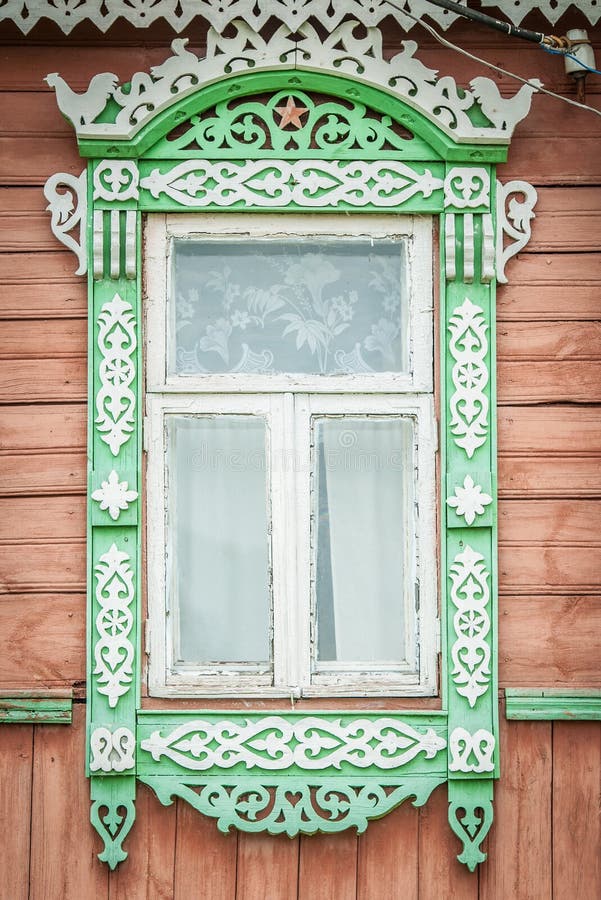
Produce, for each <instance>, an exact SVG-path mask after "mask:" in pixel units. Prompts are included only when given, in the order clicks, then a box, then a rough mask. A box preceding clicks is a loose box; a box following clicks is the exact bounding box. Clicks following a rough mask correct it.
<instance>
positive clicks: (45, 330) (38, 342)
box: [0, 319, 88, 377]
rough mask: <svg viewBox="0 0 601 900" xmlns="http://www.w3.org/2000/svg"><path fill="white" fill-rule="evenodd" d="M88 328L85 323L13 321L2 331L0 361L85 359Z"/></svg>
mask: <svg viewBox="0 0 601 900" xmlns="http://www.w3.org/2000/svg"><path fill="white" fill-rule="evenodd" d="M87 328H88V326H87V322H86V320H85V319H67V320H64V319H60V320H58V321H55V320H52V319H40V320H37V319H27V320H25V321H17V320H14V319H11V320H9V321H7V322H4V324H3V326H2V329H1V330H0V359H45V358H46V357H47V356H48V355H49V351H51V355H52V358H53V359H55V360H56V359H62V358H69V357H85V355H86V351H87V340H88V335H87ZM40 377H43V373H42V372H40Z"/></svg>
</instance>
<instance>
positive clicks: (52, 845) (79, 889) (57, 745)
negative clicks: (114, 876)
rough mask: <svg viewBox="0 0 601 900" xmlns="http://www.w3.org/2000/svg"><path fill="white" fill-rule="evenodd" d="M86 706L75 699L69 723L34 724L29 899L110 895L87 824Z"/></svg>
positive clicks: (97, 899) (97, 844)
mask: <svg viewBox="0 0 601 900" xmlns="http://www.w3.org/2000/svg"><path fill="white" fill-rule="evenodd" d="M84 738H85V709H84V706H83V704H74V709H73V725H72V726H70V727H68V728H65V727H64V726H61V725H40V726H36V730H35V740H34V764H33V792H32V816H31V893H30V898H31V900H50V898H57V900H58V898H65V900H71V898H73V900H76V898H83V897H94V900H105V898H106V900H108V868H107V867H106V866H103V865H101V864H100V863H99V861H98V859H97V856H96V854H97V853H100V851H101V850H102V846H101V841H100V838H99V837H98V835H97V834H96V832H95V831H94V829H93V828H92V827H91V826H90V825H89V815H90V793H89V783H88V780H87V779H86V777H85V775H84V748H85V740H84Z"/></svg>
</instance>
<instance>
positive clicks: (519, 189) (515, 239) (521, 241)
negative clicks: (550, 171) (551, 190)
mask: <svg viewBox="0 0 601 900" xmlns="http://www.w3.org/2000/svg"><path fill="white" fill-rule="evenodd" d="M516 195H517V196H516ZM520 195H521V196H522V197H523V199H522V200H519V199H518V197H519V196H520ZM537 200H538V194H537V193H536V189H535V188H534V187H533V186H532V185H531V184H528V182H527V181H508V182H507V183H506V184H502V182H500V181H497V280H498V281H500V282H501V283H502V284H507V275H506V274H505V266H506V265H507V263H508V262H509V260H510V259H511V257H512V256H515V255H516V253H519V252H520V250H523V249H524V247H525V246H526V244H527V243H528V241H529V240H530V237H531V234H532V219H534V218H535V213H534V207H535V206H536V201H537ZM505 237H508V238H509V243H507V244H505V240H504V238H505Z"/></svg>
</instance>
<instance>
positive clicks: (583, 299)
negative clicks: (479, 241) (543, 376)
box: [497, 217, 601, 324]
mask: <svg viewBox="0 0 601 900" xmlns="http://www.w3.org/2000/svg"><path fill="white" fill-rule="evenodd" d="M541 220H542V217H541ZM534 228H535V232H536V229H538V219H537V220H535V225H534ZM568 246H569V245H568V244H567V242H566V244H564V245H562V247H561V252H557V253H528V252H526V251H527V250H528V249H530V244H528V245H527V246H526V248H525V250H524V251H522V252H521V253H520V254H518V255H517V256H516V257H515V258H514V259H513V260H510V261H509V263H508V266H507V275H508V278H509V283H508V284H503V285H499V286H498V289H497V317H498V321H499V323H501V324H502V323H504V322H509V321H521V320H530V321H536V322H541V321H573V320H580V319H584V320H589V319H593V320H594V319H598V318H599V313H600V310H601V300H600V299H599V298H600V296H601V295H600V293H599V290H600V288H601V265H600V264H601V258H600V257H601V254H599V253H598V252H597V253H574V252H567V250H568ZM566 285H569V300H568V298H567V296H566Z"/></svg>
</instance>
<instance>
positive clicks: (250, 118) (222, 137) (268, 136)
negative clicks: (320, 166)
mask: <svg viewBox="0 0 601 900" xmlns="http://www.w3.org/2000/svg"><path fill="white" fill-rule="evenodd" d="M184 129H185V130H184ZM332 154H334V155H335V156H336V159H345V158H348V157H349V156H350V157H351V158H353V157H356V156H357V154H360V155H361V156H362V157H363V159H386V158H387V157H392V158H394V159H400V158H402V159H414V160H420V161H422V162H423V161H425V160H430V159H432V160H435V159H438V158H439V157H438V155H437V154H435V153H434V152H433V150H432V148H431V147H430V146H429V144H427V143H426V142H425V141H424V140H423V138H420V137H416V136H414V135H413V133H412V132H409V130H408V129H406V128H402V129H401V128H399V127H398V125H397V127H396V128H395V127H394V124H393V120H392V118H391V116H390V115H388V114H385V113H381V114H379V115H376V114H375V113H374V110H373V109H368V108H367V107H366V106H365V104H363V103H357V102H355V101H354V100H353V101H351V100H350V98H347V99H346V101H345V102H341V101H340V100H339V99H338V98H332V97H331V96H330V95H326V96H324V95H321V94H317V95H316V94H308V93H306V92H305V91H301V90H298V88H296V87H292V86H289V87H288V88H286V89H285V90H283V91H276V92H274V93H273V94H271V96H270V97H269V99H267V100H266V99H265V97H264V96H261V97H253V96H251V97H249V98H248V99H247V100H243V101H242V102H240V101H239V100H238V99H237V98H236V99H228V100H223V101H221V103H218V104H217V105H216V106H215V108H214V109H212V110H207V111H206V112H205V113H204V114H195V115H193V116H191V117H190V118H189V119H188V120H187V121H185V122H181V123H180V124H179V125H178V127H177V136H174V137H170V136H166V137H164V138H162V139H161V140H159V141H158V142H157V143H156V144H155V145H154V147H153V148H152V150H150V151H149V152H148V153H147V154H146V157H147V158H159V159H161V158H170V157H171V158H174V159H180V158H184V159H194V158H195V157H197V156H201V157H203V158H208V159H215V158H217V159H238V158H240V157H245V156H252V158H253V159H262V158H265V157H273V156H276V157H278V156H280V157H285V158H287V159H294V158H300V159H307V158H310V157H312V156H317V157H323V156H326V157H328V156H331V155H332Z"/></svg>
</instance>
